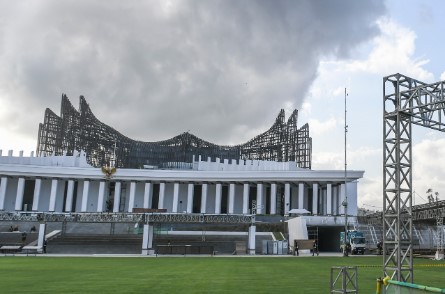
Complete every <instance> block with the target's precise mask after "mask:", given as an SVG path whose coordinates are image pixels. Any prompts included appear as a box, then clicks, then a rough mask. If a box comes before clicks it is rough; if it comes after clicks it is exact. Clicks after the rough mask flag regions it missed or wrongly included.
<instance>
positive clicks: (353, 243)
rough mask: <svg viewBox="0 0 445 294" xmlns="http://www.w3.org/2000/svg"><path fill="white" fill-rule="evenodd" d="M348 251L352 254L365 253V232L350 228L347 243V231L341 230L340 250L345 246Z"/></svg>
mask: <svg viewBox="0 0 445 294" xmlns="http://www.w3.org/2000/svg"><path fill="white" fill-rule="evenodd" d="M345 245H346V249H347V250H348V253H351V254H365V250H366V242H365V236H364V235H363V232H360V231H357V230H348V234H347V236H346V243H345V232H340V251H343V248H344V246H345Z"/></svg>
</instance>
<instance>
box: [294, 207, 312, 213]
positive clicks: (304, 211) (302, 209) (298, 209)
mask: <svg viewBox="0 0 445 294" xmlns="http://www.w3.org/2000/svg"><path fill="white" fill-rule="evenodd" d="M310 213H311V212H310V211H309V210H306V209H304V208H292V209H291V210H289V214H310Z"/></svg>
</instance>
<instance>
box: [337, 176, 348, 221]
mask: <svg viewBox="0 0 445 294" xmlns="http://www.w3.org/2000/svg"><path fill="white" fill-rule="evenodd" d="M345 195H346V190H345V184H344V183H343V184H341V186H340V195H339V197H338V198H339V200H340V201H339V203H338V205H339V207H340V213H339V214H345V207H344V206H343V201H345Z"/></svg>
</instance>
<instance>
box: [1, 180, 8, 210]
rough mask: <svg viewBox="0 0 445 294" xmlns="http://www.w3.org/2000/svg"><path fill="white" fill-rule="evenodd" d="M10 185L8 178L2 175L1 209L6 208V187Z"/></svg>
mask: <svg viewBox="0 0 445 294" xmlns="http://www.w3.org/2000/svg"><path fill="white" fill-rule="evenodd" d="M7 186H8V178H7V177H2V179H1V185H0V210H4V209H5V199H6V187H7Z"/></svg>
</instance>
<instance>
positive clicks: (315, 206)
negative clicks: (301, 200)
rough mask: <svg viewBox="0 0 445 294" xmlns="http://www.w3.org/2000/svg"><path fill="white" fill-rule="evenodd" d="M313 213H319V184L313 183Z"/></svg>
mask: <svg viewBox="0 0 445 294" xmlns="http://www.w3.org/2000/svg"><path fill="white" fill-rule="evenodd" d="M312 214H314V215H315V214H318V184H317V183H314V184H312Z"/></svg>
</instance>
